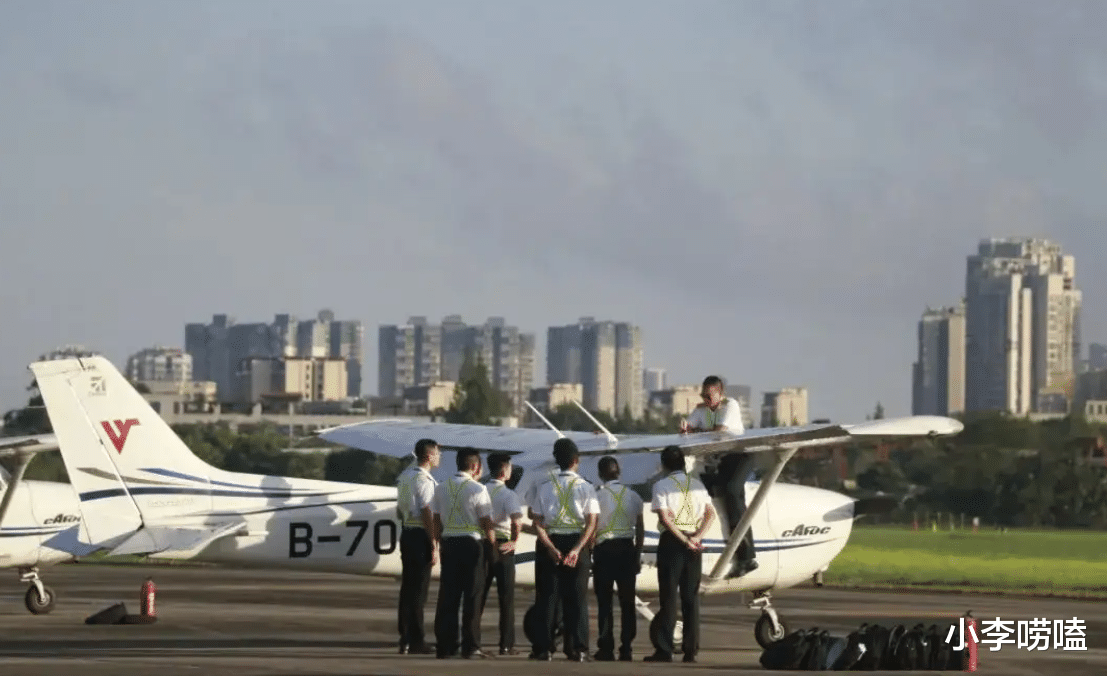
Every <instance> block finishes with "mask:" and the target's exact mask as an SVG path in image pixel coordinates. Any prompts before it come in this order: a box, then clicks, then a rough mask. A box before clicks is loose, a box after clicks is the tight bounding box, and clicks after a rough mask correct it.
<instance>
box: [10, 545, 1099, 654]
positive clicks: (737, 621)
mask: <svg viewBox="0 0 1107 676" xmlns="http://www.w3.org/2000/svg"><path fill="white" fill-rule="evenodd" d="M10 575H11V578H13V579H11V580H10V581H9V582H7V583H4V584H3V585H2V587H0V588H2V589H3V592H4V593H3V594H2V595H0V636H2V638H0V669H2V670H3V671H4V673H10V674H26V675H27V676H36V675H39V674H43V675H45V674H51V675H53V674H56V673H71V674H78V673H79V674H81V675H82V676H86V675H87V676H96V675H101V674H104V675H106V674H112V675H113V676H118V675H119V674H128V675H130V674H158V675H159V676H171V675H175V674H191V675H195V674H212V675H223V674H234V676H250V675H252V674H303V675H310V674H403V675H412V674H447V673H448V674H488V673H494V674H503V675H504V676H508V675H511V674H524V673H525V674H535V675H537V674H554V673H557V674H565V673H596V674H643V673H652V672H656V673H672V672H674V671H677V670H680V671H686V670H687V671H690V672H699V673H705V672H706V673H720V672H724V673H725V672H734V673H740V672H746V673H748V672H751V671H765V670H764V669H763V668H762V667H761V666H760V664H759V663H758V658H759V656H760V654H761V650H760V648H759V647H758V646H757V644H756V642H755V641H754V638H753V625H754V622H755V621H756V619H757V617H758V615H757V613H756V612H754V611H751V610H748V609H746V608H745V606H744V604H743V602H742V599H741V597H740V596H737V595H726V596H718V597H709V598H708V599H706V601H705V604H704V607H703V612H702V622H703V637H702V649H701V650H702V651H701V653H700V655H699V662H698V663H696V664H681V663H675V664H667V665H657V664H650V663H644V662H642V661H641V658H642V657H644V656H646V655H647V654H649V653H650V652H652V648H651V646H650V645H649V641H648V638H647V627H646V622H645V621H644V620H641V619H640V620H639V633H638V639H637V641H636V642H635V660H636V661H635V662H634V663H633V664H628V663H619V662H615V663H596V662H593V663H587V664H574V663H568V662H566V661H565V660H564V657H563V656H561V655H557V656H555V657H554V661H552V662H544V663H537V662H532V661H529V660H527V659H526V653H527V652H528V651H529V646H527V645H526V639H525V636H524V634H523V632H522V628H521V623H522V614H523V612H524V611H525V610H526V608H527V607H529V605H530V603H531V601H532V599H533V592H532V591H531V590H529V589H524V590H520V595H519V596H518V597H517V601H516V611H517V627H518V628H517V640H518V642H519V645H518V646H517V647H518V649H519V650H520V654H519V655H517V656H509V657H497V658H495V659H493V660H461V659H454V660H436V659H435V658H434V656H433V655H430V656H423V655H418V656H416V655H410V656H400V655H397V654H396V636H395V624H396V620H395V610H394V608H395V599H396V593H397V590H398V588H399V585H398V582H395V581H392V580H387V579H379V578H363V577H353V576H343V575H317V574H298V573H287V572H274V571H249V570H225V569H216V568H167V567H136V566H93V565H87V564H84V565H81V564H77V565H67V566H61V567H58V568H53V569H49V570H47V571H45V580H46V583H47V584H48V585H50V586H51V587H52V588H53V589H54V590H55V592H56V593H57V594H58V604H57V607H56V608H55V609H54V611H53V612H52V613H51V614H49V615H42V616H34V615H31V614H30V613H28V612H27V611H26V609H25V608H24V607H23V593H24V591H25V588H24V587H23V586H22V585H20V584H19V583H18V582H17V581H16V580H15V579H14V578H15V574H14V572H10ZM147 575H152V576H153V577H154V580H155V582H156V583H157V585H158V597H157V600H158V616H159V619H158V621H157V623H156V624H153V625H147V626H135V625H115V626H89V625H85V624H84V620H85V618H86V617H88V616H89V615H91V614H93V613H95V612H97V611H99V610H101V609H103V608H105V607H106V606H108V605H111V604H113V603H116V602H119V601H122V602H124V603H126V604H127V609H128V611H129V612H131V613H137V612H138V610H139V590H140V587H141V585H142V582H143V580H144V579H145V577H146V576H147ZM436 594H437V586H436V585H435V584H434V583H432V585H431V594H430V599H429V601H428V604H427V611H426V625H427V628H428V632H431V637H433V629H432V628H433V622H434V600H435V597H436ZM494 595H495V591H493V597H492V598H490V599H489V608H488V610H487V611H486V613H485V616H484V623H483V625H484V633H483V642H484V644H485V646H486V647H488V648H493V649H494V648H495V646H496V642H497V629H496V617H495V605H494V604H495V599H494ZM649 600H654V599H649ZM594 601H595V599H594V597H593V598H592V613H593V620H592V624H591V628H590V640H591V641H592V643H593V646H594V643H595V635H596V634H595V632H596V625H595V619H594V613H595V603H594ZM776 607H777V608H778V610H779V611H780V612H781V613H782V616H783V618H784V619H785V621H786V622H788V623H789V625H790V626H791V628H793V629H796V628H801V627H812V626H818V627H820V628H826V629H829V630H831V631H835V632H842V633H843V634H844V633H846V632H848V631H850V630H851V629H853V628H855V627H856V626H857V625H858V624H859V623H860V622H862V621H865V620H866V619H869V620H871V619H880V621H883V622H890V621H892V620H895V619H914V618H935V620H936V621H945V620H946V619H947V618H956V617H957V616H958V615H961V614H962V613H964V612H965V611H966V610H970V609H971V610H972V611H973V615H974V616H975V617H977V618H978V619H979V620H981V621H986V620H988V619H992V618H995V617H996V616H999V617H1002V618H1003V619H1010V620H1031V619H1034V618H1039V617H1045V618H1047V619H1049V620H1054V619H1071V618H1073V617H1077V618H1079V619H1081V620H1083V621H1084V622H1085V626H1086V633H1087V644H1088V648H1089V649H1088V650H1087V651H1086V652H1075V651H1064V650H1061V649H1054V648H1053V647H1052V644H1051V645H1050V649H1049V650H1047V651H1035V652H1033V653H1031V652H1028V651H1027V650H1026V649H1025V648H1023V649H1021V650H1020V649H1018V648H1016V647H1015V646H1014V645H1005V646H1004V647H1003V648H1002V649H1001V650H999V651H998V652H993V651H990V650H988V647H987V646H981V651H980V669H979V671H980V672H981V673H993V674H1009V675H1011V676H1023V675H1025V676H1038V675H1045V674H1048V675H1049V676H1055V674H1056V673H1059V672H1062V671H1063V672H1065V673H1078V674H1096V673H1099V674H1107V606H1105V605H1104V604H1102V603H1096V602H1082V601H1068V600H1051V599H1012V598H996V597H983V596H971V595H955V594H914V593H905V594H895V593H864V592H850V591H841V590H833V589H827V588H823V589H816V588H803V589H793V590H788V591H785V592H782V593H780V594H779V595H778V596H777V597H776ZM654 608H655V609H656V605H654ZM617 617H618V616H617V615H616V618H617ZM616 621H617V620H616ZM59 669H65V671H64V672H60V671H59ZM785 673H786V672H785ZM898 673H907V672H898ZM920 673H921V672H920Z"/></svg>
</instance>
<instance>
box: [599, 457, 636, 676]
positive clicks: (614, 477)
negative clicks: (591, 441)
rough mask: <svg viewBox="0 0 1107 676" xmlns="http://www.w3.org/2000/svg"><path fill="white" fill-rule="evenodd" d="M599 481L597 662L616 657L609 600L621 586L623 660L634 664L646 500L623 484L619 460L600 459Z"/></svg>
mask: <svg viewBox="0 0 1107 676" xmlns="http://www.w3.org/2000/svg"><path fill="white" fill-rule="evenodd" d="M597 469H598V470H599V475H600V479H602V480H603V484H602V485H601V486H600V487H599V488H598V489H597V490H596V497H597V500H598V501H599V503H600V516H599V519H598V521H597V524H596V546H595V548H594V549H593V550H592V574H593V583H592V586H593V587H594V588H595V590H596V606H597V609H596V610H597V616H598V622H597V623H598V624H599V640H598V641H597V643H596V646H597V647H598V648H599V650H598V651H596V655H595V657H596V659H597V660H603V661H611V660H614V659H615V637H614V633H615V629H614V624H615V622H614V613H613V612H612V608H611V606H612V604H611V597H612V591H613V588H614V586H615V585H616V584H617V585H619V615H620V619H621V620H622V631H621V633H620V634H619V660H620V661H624V662H630V661H631V660H632V659H633V658H632V655H631V644H633V643H634V638H635V636H636V635H637V633H638V612H637V610H636V609H635V604H634V597H635V593H636V592H635V588H636V586H637V582H638V573H639V572H640V571H641V570H642V545H643V544H644V542H645V536H646V531H645V523H644V521H643V519H642V498H641V497H639V495H638V494H637V493H635V492H634V491H633V490H631V489H630V487H628V486H624V485H623V484H621V483H619V462H618V461H617V460H615V458H613V457H611V456H610V455H605V456H604V457H602V458H600V462H599V465H598V466H597Z"/></svg>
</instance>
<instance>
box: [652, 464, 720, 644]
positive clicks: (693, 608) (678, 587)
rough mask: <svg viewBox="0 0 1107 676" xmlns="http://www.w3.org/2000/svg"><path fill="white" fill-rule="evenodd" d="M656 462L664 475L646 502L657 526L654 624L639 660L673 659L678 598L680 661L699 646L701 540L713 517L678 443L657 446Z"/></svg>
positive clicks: (710, 505) (701, 570)
mask: <svg viewBox="0 0 1107 676" xmlns="http://www.w3.org/2000/svg"><path fill="white" fill-rule="evenodd" d="M661 466H662V467H663V468H664V469H665V470H666V471H667V472H668V476H666V477H665V478H663V479H661V480H659V481H658V482H657V483H655V484H654V486H653V504H652V505H651V507H652V509H653V511H654V512H656V513H657V518H658V524H659V530H660V531H661V537H660V538H659V540H658V543H657V585H658V592H659V596H660V601H661V611H660V612H659V613H658V616H659V618H658V621H659V623H660V628H659V630H658V632H657V641H656V642H655V643H654V653H653V654H652V655H648V656H647V657H646V658H645V661H646V662H672V661H673V651H674V646H673V630H674V629H675V628H676V610H677V605H678V604H679V605H680V609H681V620H683V622H684V661H685V662H695V661H696V653H697V651H698V650H699V629H700V596H699V591H700V578H701V577H702V575H703V557H702V553H703V541H702V540H703V535H704V533H706V532H707V529H708V528H709V527H710V526H711V522H712V520H714V518H715V508H714V507H713V506H712V504H711V496H709V495H708V494H707V489H706V488H704V485H703V484H702V483H700V481H699V480H697V479H696V478H695V477H693V476H691V475H689V474H687V472H686V471H685V463H684V450H683V449H681V448H680V447H679V446H667V447H666V448H665V450H663V451H661Z"/></svg>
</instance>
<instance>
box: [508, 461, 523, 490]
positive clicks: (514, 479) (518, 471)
mask: <svg viewBox="0 0 1107 676" xmlns="http://www.w3.org/2000/svg"><path fill="white" fill-rule="evenodd" d="M523 471H524V470H523V468H522V467H517V466H515V465H512V466H511V476H510V477H508V478H507V481H505V482H504V485H505V486H507V487H508V488H510V489H511V490H515V487H516V486H518V485H519V481H520V480H521V479H522V478H523Z"/></svg>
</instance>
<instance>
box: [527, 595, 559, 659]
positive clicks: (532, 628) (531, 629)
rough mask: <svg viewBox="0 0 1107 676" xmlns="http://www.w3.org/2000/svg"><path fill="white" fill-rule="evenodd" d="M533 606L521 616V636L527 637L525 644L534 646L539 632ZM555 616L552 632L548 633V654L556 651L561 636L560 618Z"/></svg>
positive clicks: (536, 615)
mask: <svg viewBox="0 0 1107 676" xmlns="http://www.w3.org/2000/svg"><path fill="white" fill-rule="evenodd" d="M535 610H536V608H535V606H533V605H532V606H531V607H530V608H527V612H526V613H524V614H523V635H524V636H526V637H527V642H529V643H530V644H531V645H534V637H535V636H537V635H538V632H539V631H540V630H539V628H538V626H539V622H538V613H537V612H535ZM558 615H560V613H559V614H558ZM558 615H555V616H554V617H555V619H556V620H557V622H556V623H555V624H554V626H553V630H552V631H551V632H550V633H551V636H550V652H551V653H553V652H556V651H557V645H558V638H559V637H560V636H561V630H562V627H561V618H560V617H558Z"/></svg>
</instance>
